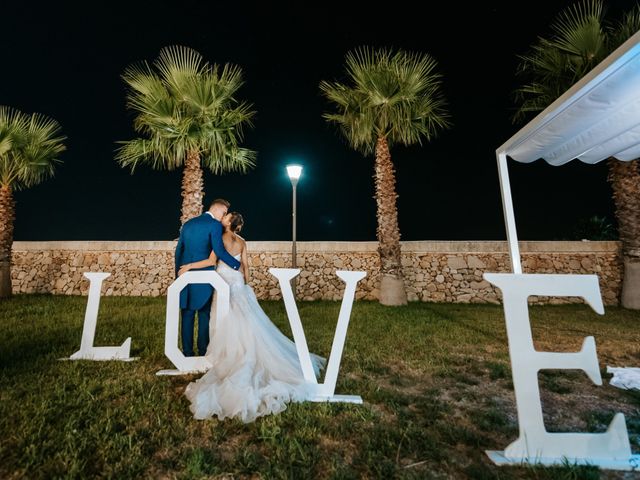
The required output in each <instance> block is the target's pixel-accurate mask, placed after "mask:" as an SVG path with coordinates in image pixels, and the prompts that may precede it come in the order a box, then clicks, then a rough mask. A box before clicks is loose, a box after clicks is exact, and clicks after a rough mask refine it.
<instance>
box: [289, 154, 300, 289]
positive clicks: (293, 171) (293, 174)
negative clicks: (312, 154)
mask: <svg viewBox="0 0 640 480" xmlns="http://www.w3.org/2000/svg"><path fill="white" fill-rule="evenodd" d="M287 174H288V175H289V180H291V187H293V212H292V236H291V238H292V246H291V268H296V266H297V265H296V263H297V262H296V257H297V252H296V186H297V185H298V180H299V179H300V175H301V174H302V166H300V165H287ZM291 288H292V289H293V294H294V295H295V294H296V279H295V278H293V279H292V280H291Z"/></svg>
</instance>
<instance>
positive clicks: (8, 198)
mask: <svg viewBox="0 0 640 480" xmlns="http://www.w3.org/2000/svg"><path fill="white" fill-rule="evenodd" d="M14 219H15V202H14V200H13V192H12V191H11V187H9V186H8V185H2V186H0V298H7V297H10V296H11V247H12V246H13V220H14Z"/></svg>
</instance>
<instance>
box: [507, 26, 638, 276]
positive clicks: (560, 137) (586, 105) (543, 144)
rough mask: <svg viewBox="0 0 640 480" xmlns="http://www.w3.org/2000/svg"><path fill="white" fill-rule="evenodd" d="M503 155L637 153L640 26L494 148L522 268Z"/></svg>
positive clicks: (563, 157) (560, 159)
mask: <svg viewBox="0 0 640 480" xmlns="http://www.w3.org/2000/svg"><path fill="white" fill-rule="evenodd" d="M507 156H509V157H511V158H512V159H513V160H515V161H517V162H522V163H530V162H533V161H535V160H538V159H540V158H542V159H544V160H545V161H546V162H547V163H549V164H550V165H556V166H557V165H563V164H565V163H567V162H569V161H571V160H573V159H578V160H581V161H583V162H585V163H597V162H600V161H602V160H605V159H607V158H610V157H615V158H617V159H618V160H622V161H629V160H634V159H636V158H640V32H637V33H635V34H634V35H633V36H632V37H630V38H629V39H628V40H627V41H626V42H625V43H624V44H622V45H621V46H620V47H619V48H618V49H617V50H615V51H614V52H613V53H612V54H611V55H609V56H608V57H607V58H605V59H604V60H603V61H602V62H601V63H600V64H598V65H597V66H596V67H595V68H594V69H593V70H592V71H591V72H589V73H588V74H587V75H585V76H584V77H583V78H582V79H581V80H580V81H579V82H577V83H576V84H575V85H573V86H572V87H571V88H570V89H569V90H567V91H566V92H565V93H564V94H563V95H561V96H560V97H559V98H558V99H557V100H556V101H555V102H553V103H552V104H551V105H549V106H548V107H547V108H546V109H545V110H544V111H543V112H541V113H540V114H539V115H538V116H537V117H536V118H534V119H533V120H532V121H531V122H529V123H528V124H527V125H525V126H524V127H523V128H522V129H521V130H520V131H518V132H517V133H516V134H515V135H514V136H512V137H511V138H510V139H509V140H507V141H506V142H505V143H504V144H503V145H502V146H500V147H499V148H498V149H497V150H496V157H497V159H498V173H499V175H500V188H501V190H502V203H503V208H504V216H505V223H506V227H507V239H508V241H509V253H510V255H511V264H512V267H513V271H514V273H522V267H521V265H520V251H519V249H518V239H517V234H516V228H515V220H514V214H513V204H512V201H511V188H510V185H509V173H508V170H507Z"/></svg>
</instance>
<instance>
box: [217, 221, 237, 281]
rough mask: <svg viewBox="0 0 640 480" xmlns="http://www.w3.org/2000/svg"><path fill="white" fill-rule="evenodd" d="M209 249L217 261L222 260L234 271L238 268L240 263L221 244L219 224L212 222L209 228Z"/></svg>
mask: <svg viewBox="0 0 640 480" xmlns="http://www.w3.org/2000/svg"><path fill="white" fill-rule="evenodd" d="M211 247H212V248H213V251H214V252H215V254H216V256H217V257H218V260H222V261H223V262H224V263H226V264H227V265H229V266H230V267H231V268H233V269H234V270H238V268H240V262H239V261H238V260H236V259H235V258H233V257H232V256H231V255H230V254H229V252H227V249H226V248H224V243H222V224H221V223H220V222H214V223H213V227H212V228H211Z"/></svg>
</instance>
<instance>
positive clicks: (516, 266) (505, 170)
mask: <svg viewBox="0 0 640 480" xmlns="http://www.w3.org/2000/svg"><path fill="white" fill-rule="evenodd" d="M496 157H497V160H498V177H499V178H500V190H501V192H502V209H503V212H504V224H505V227H506V229H507V244H508V245H509V256H510V257H511V269H512V270H513V273H522V264H521V263H520V248H519V246H518V233H517V231H516V219H515V215H514V214H513V201H512V199H511V184H510V183H509V167H508V166H507V155H506V154H505V153H502V152H501V153H498V154H497V155H496Z"/></svg>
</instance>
